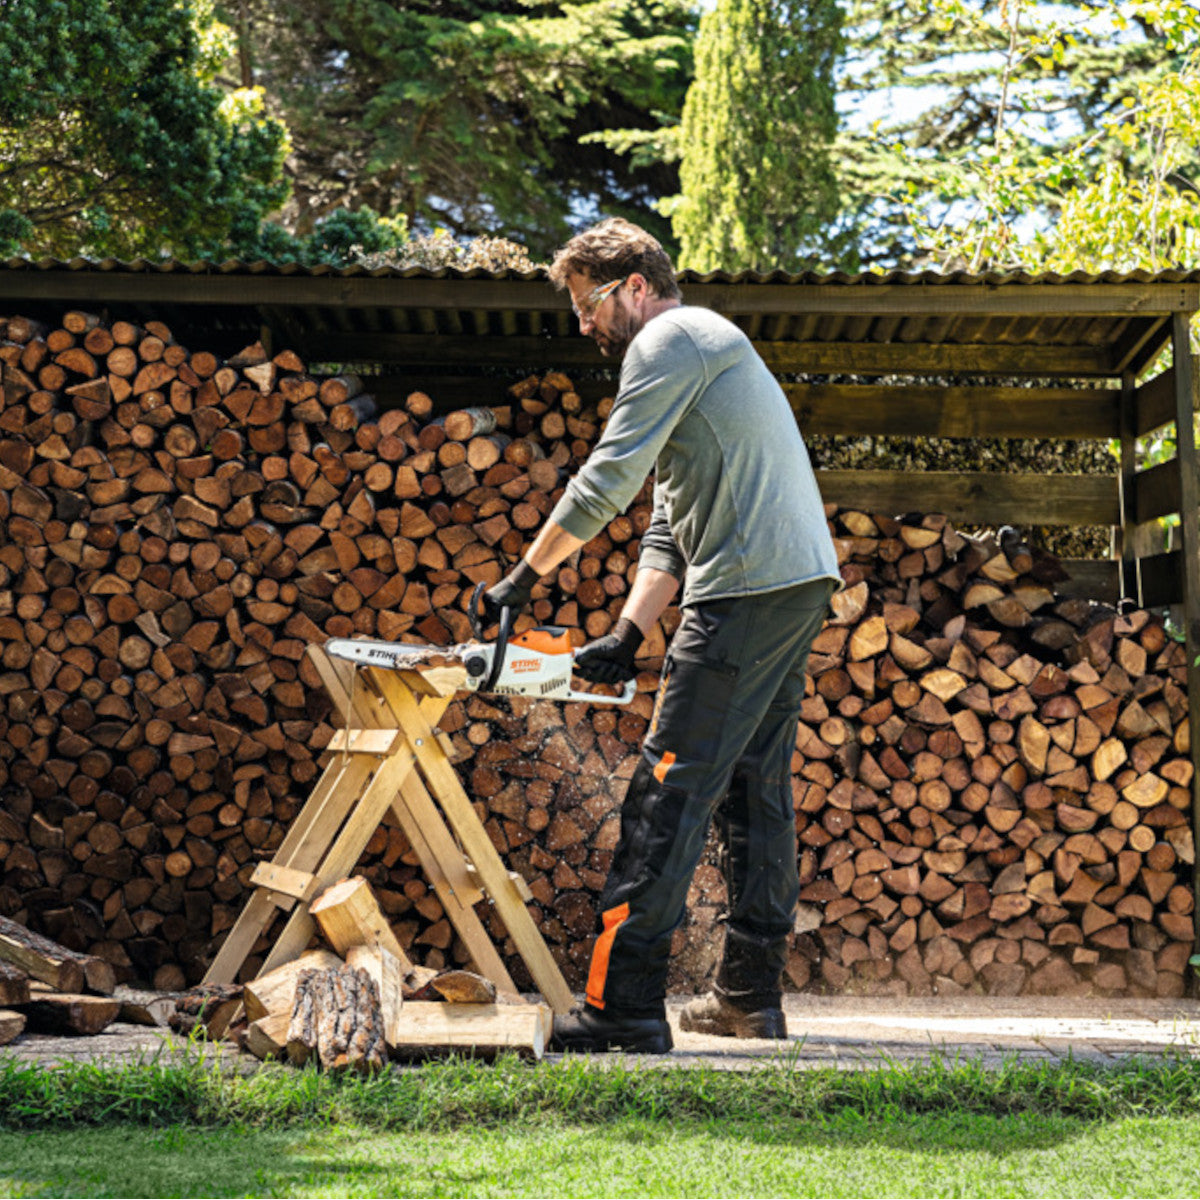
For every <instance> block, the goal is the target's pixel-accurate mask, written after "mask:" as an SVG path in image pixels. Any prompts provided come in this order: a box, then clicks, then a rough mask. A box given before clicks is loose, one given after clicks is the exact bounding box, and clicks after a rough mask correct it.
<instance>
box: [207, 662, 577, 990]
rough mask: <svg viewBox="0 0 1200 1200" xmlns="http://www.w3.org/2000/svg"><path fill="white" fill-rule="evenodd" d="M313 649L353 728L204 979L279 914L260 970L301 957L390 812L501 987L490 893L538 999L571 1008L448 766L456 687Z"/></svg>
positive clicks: (242, 956) (227, 971)
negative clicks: (484, 910) (324, 897)
mask: <svg viewBox="0 0 1200 1200" xmlns="http://www.w3.org/2000/svg"><path fill="white" fill-rule="evenodd" d="M308 653H309V656H310V658H311V660H312V662H313V664H314V666H315V667H316V669H317V671H318V673H319V674H320V676H321V680H322V682H323V683H324V685H325V688H326V690H327V691H328V692H329V695H330V698H331V699H332V700H333V703H334V706H335V708H337V709H338V710H339V711H340V712H341V713H342V715H343V717H344V725H345V728H344V729H343V730H342V731H341V732H339V733H338V734H336V735H335V737H334V738H333V740H332V741H331V742H330V744H329V747H328V749H329V750H332V751H333V752H334V757H333V759H332V760H331V761H330V763H329V765H328V766H327V767H326V768H325V771H324V773H323V774H322V776H321V777H320V779H319V780H318V781H317V784H316V787H315V788H314V789H313V792H312V794H311V795H310V796H309V798H308V801H307V802H306V803H305V805H304V807H303V808H302V809H301V811H300V813H299V815H298V816H297V817H296V819H295V821H294V822H293V823H292V826H291V828H290V829H289V830H288V833H287V835H286V837H285V838H284V839H283V843H282V844H281V845H280V847H279V849H278V850H277V851H276V853H275V857H274V858H273V859H272V860H271V862H269V863H260V864H259V865H258V867H257V868H256V869H255V872H254V874H253V876H251V880H250V882H251V884H252V885H253V887H254V892H253V894H252V895H251V897H250V899H249V901H247V903H246V907H245V908H244V909H243V910H242V913H241V915H240V916H239V917H238V919H237V921H236V922H235V923H234V926H233V928H232V929H231V930H230V931H229V935H228V937H227V938H226V939H225V942H224V944H223V945H222V946H221V949H220V951H219V952H218V954H217V956H216V958H215V959H214V960H213V963H212V966H210V967H209V969H208V973H207V974H206V975H205V977H204V982H205V983H233V982H234V981H235V979H236V978H237V975H238V973H239V972H240V971H241V969H242V966H243V964H244V963H245V961H246V959H247V958H248V957H249V955H250V953H251V950H252V948H253V946H254V944H255V943H256V942H257V941H258V939H259V938H260V937H261V936H262V935H263V934H264V933H265V932H267V930H268V928H269V927H270V925H271V924H272V922H273V921H274V919H275V917H276V915H277V914H278V913H279V912H280V911H282V912H285V913H287V914H289V915H288V917H287V920H286V922H285V924H284V926H283V929H282V931H281V932H280V934H279V937H278V938H277V939H276V941H275V944H274V946H273V947H272V949H271V951H270V953H269V954H268V955H267V957H266V959H265V961H264V962H263V965H262V969H261V971H260V972H259V973H260V974H266V973H267V972H268V971H270V970H273V969H274V968H275V967H278V966H282V965H283V964H284V963H286V962H290V961H292V960H293V959H295V958H298V957H299V956H300V954H302V953H303V952H304V951H305V950H306V949H307V947H308V944H309V942H310V940H311V939H312V936H313V933H314V931H315V929H316V922H315V920H314V918H313V917H312V916H311V915H310V913H309V911H308V906H309V902H310V901H312V900H313V899H315V898H316V896H317V895H318V894H319V893H320V892H321V891H323V890H324V889H325V888H327V887H329V886H330V885H331V884H333V883H336V882H337V881H338V880H339V879H344V878H345V877H346V876H347V875H349V874H350V872H351V871H352V870H353V869H354V866H355V864H356V863H357V862H358V860H359V859H360V858H361V857H362V853H363V850H364V849H365V848H366V845H367V842H368V841H369V840H370V838H371V836H372V835H373V834H374V832H375V830H376V829H377V828H378V827H379V824H380V822H381V821H382V820H383V818H384V816H385V815H386V814H387V813H388V812H389V810H390V812H391V814H392V816H393V817H394V818H395V820H396V822H397V823H398V824H399V826H400V828H401V829H402V830H403V831H404V834H405V836H406V837H407V838H408V840H409V842H410V844H411V845H412V847H413V850H414V851H415V852H416V854H417V857H418V858H419V860H420V862H421V866H422V868H423V869H424V871H425V876H426V879H427V881H428V882H429V884H430V885H431V886H432V887H433V889H434V892H435V893H436V894H437V897H438V899H439V900H440V901H441V903H442V907H443V908H444V909H445V912H446V915H447V916H448V917H449V919H450V921H451V922H452V923H453V925H454V928H455V929H456V930H457V931H458V934H459V936H460V937H461V938H462V940H463V942H464V943H465V944H466V947H467V949H468V950H469V951H470V953H471V957H472V959H473V960H474V964H475V969H476V970H477V971H478V972H479V973H480V974H481V975H484V976H486V977H487V978H488V979H490V980H491V981H492V982H493V983H494V984H495V985H496V987H497V988H498V989H499V990H500V991H506V992H515V991H516V990H517V988H516V985H515V984H514V983H513V981H512V978H511V976H510V975H509V973H508V970H507V969H506V968H505V966H504V962H503V960H502V959H501V957H500V955H499V953H498V952H497V951H496V948H495V946H494V945H493V944H492V940H491V938H490V937H489V936H488V933H487V930H486V929H485V928H484V926H483V923H482V922H481V921H480V919H479V917H478V916H477V915H476V913H475V910H474V907H473V906H474V905H475V904H476V903H477V902H478V901H479V900H481V899H483V898H484V897H485V896H486V897H487V898H488V899H489V900H490V901H491V902H492V904H493V905H494V906H495V908H496V911H497V913H499V915H500V919H501V920H502V921H503V922H504V926H505V928H506V929H507V930H508V932H509V934H510V935H511V936H512V939H513V941H514V942H515V943H516V946H517V949H518V951H519V952H520V954H521V957H522V958H523V959H524V961H525V965H526V966H527V967H528V968H529V973H530V975H531V976H532V977H533V981H534V983H535V984H536V985H537V988H538V990H539V991H540V992H541V994H542V998H543V999H544V1000H545V1001H546V1003H547V1004H549V1005H550V1007H551V1008H552V1009H553V1010H554V1011H555V1012H556V1013H565V1012H567V1011H568V1010H569V1009H570V1007H571V1005H572V1003H573V1001H572V997H571V992H570V989H569V988H568V987H567V984H566V980H564V979H563V976H562V972H561V971H560V970H559V969H558V964H557V963H556V962H555V961H554V959H553V958H552V957H551V956H550V951H549V950H548V949H547V947H546V943H545V942H544V941H543V940H542V935H541V934H540V933H539V932H538V929H537V926H536V925H535V924H534V923H533V918H532V917H531V916H530V915H529V911H528V909H527V908H526V907H525V904H526V900H527V899H528V898H529V893H528V890H527V889H526V886H525V882H524V880H522V879H521V878H520V876H518V875H517V874H516V873H515V872H509V871H508V869H507V868H506V867H505V865H504V863H503V861H502V860H501V858H500V855H499V854H498V853H497V852H496V848H495V846H493V845H492V840H491V838H489V837H488V835H487V832H486V831H485V830H484V828H483V825H482V824H481V823H480V820H479V818H478V817H477V816H476V814H475V810H474V808H473V807H472V806H471V801H470V799H469V798H468V796H467V794H466V792H465V791H464V790H463V787H462V784H461V783H460V782H459V780H458V776H457V775H456V774H455V771H454V768H453V766H451V764H450V759H449V757H448V756H447V753H446V748H447V746H449V744H450V741H449V738H448V737H447V736H446V735H445V734H443V733H439V732H438V730H437V728H436V726H437V723H438V721H439V720H440V719H441V716H442V713H443V712H444V711H445V710H446V707H447V706H448V705H449V703H450V701H451V699H452V698H453V693H450V694H444V693H442V692H440V691H438V690H437V689H436V688H435V687H434V686H433V685H432V684H431V683H430V682H429V681H428V680H426V679H425V678H424V677H423V676H422V675H421V674H419V673H418V672H416V671H389V670H385V669H382V668H378V667H359V668H356V667H355V666H354V665H352V664H351V663H349V662H343V661H341V660H338V659H333V658H330V657H329V656H328V655H327V654H326V653H325V651H324V650H323V649H321V648H320V647H315V646H314V647H310V648H309V650H308ZM356 671H357V672H358V674H357V676H356V675H355V672H356Z"/></svg>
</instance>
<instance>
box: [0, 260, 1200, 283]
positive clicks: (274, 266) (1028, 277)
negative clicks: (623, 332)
mask: <svg viewBox="0 0 1200 1200" xmlns="http://www.w3.org/2000/svg"><path fill="white" fill-rule="evenodd" d="M0 268H3V269H5V270H10V271H104V272H113V273H122V274H124V273H132V274H136V273H155V274H187V275H237V274H246V275H256V276H258V275H268V276H270V275H278V276H301V277H306V278H316V277H320V276H333V277H336V278H344V279H351V278H363V277H369V278H392V279H495V280H508V279H528V280H545V278H546V272H545V270H543V269H540V268H539V269H536V270H532V271H515V270H512V269H510V268H505V269H503V270H500V271H488V270H484V269H483V268H480V267H476V268H472V269H471V270H468V271H463V270H459V269H458V268H456V267H440V268H437V269H436V270H432V269H429V268H426V267H365V266H361V265H356V266H349V267H334V266H330V265H328V264H320V265H317V266H311V267H310V266H303V265H301V264H300V263H273V262H267V261H266V260H263V259H259V260H257V261H254V262H247V261H244V260H241V259H225V260H223V261H221V262H215V261H212V260H197V261H193V262H185V261H183V260H181V259H176V258H166V259H158V260H154V259H146V258H135V259H132V260H128V261H124V260H121V259H116V258H99V259H96V258H82V257H79V258H70V259H60V258H36V259H35V258H25V257H19V256H18V257H12V258H7V259H3V260H0ZM679 279H680V282H682V283H704V284H746V283H768V284H781V283H782V284H789V283H790V284H803V285H809V286H811V285H814V284H838V285H851V286H858V285H867V286H894V285H896V284H901V285H909V284H914V285H915V284H921V285H926V286H930V285H934V286H941V285H952V284H963V285H981V284H982V285H985V286H989V287H1001V286H1009V285H1013V284H1042V285H1044V284H1106V283H1109V284H1122V283H1188V284H1191V283H1200V270H1191V271H1187V270H1183V269H1178V270H1170V271H1100V272H1097V273H1090V272H1087V271H1071V272H1070V273H1068V274H1066V275H1063V274H1059V273H1058V272H1054V271H1047V272H1030V271H983V272H971V271H933V270H923V271H903V270H891V271H859V272H857V273H853V274H851V273H847V272H845V271H804V272H800V273H789V272H787V271H767V272H762V271H735V272H730V271H708V272H697V271H683V272H681V273H680V275H679Z"/></svg>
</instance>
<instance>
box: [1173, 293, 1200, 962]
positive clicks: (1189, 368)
mask: <svg viewBox="0 0 1200 1200" xmlns="http://www.w3.org/2000/svg"><path fill="white" fill-rule="evenodd" d="M1189 324H1190V322H1189V318H1188V315H1187V314H1186V313H1176V314H1175V315H1174V317H1173V318H1172V320H1171V349H1172V357H1173V359H1174V368H1173V369H1174V373H1175V447H1176V449H1175V453H1176V459H1177V461H1178V463H1179V523H1180V532H1181V533H1182V535H1183V614H1184V629H1185V632H1186V635H1187V639H1186V648H1187V672H1188V735H1189V737H1190V739H1191V755H1192V763H1193V766H1195V765H1196V764H1198V763H1200V666H1198V665H1197V661H1196V660H1197V656H1198V655H1200V511H1198V506H1200V480H1197V477H1196V436H1195V430H1194V425H1193V421H1194V413H1195V408H1196V370H1195V363H1194V361H1193V359H1192V349H1191V340H1190V336H1189V334H1190V331H1189ZM1192 835H1193V837H1200V778H1198V777H1197V772H1195V771H1193V774H1192ZM1192 890H1193V892H1194V894H1195V896H1196V899H1197V900H1198V901H1200V869H1198V868H1197V865H1196V864H1193V866H1192ZM1193 929H1194V931H1195V942H1196V946H1197V947H1198V948H1200V904H1198V905H1197V906H1196V908H1194V909H1193Z"/></svg>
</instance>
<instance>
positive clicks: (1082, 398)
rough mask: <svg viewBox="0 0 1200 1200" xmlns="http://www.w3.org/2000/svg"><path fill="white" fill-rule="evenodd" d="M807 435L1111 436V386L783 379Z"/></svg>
mask: <svg viewBox="0 0 1200 1200" xmlns="http://www.w3.org/2000/svg"><path fill="white" fill-rule="evenodd" d="M783 390H784V393H785V394H786V395H787V398H788V400H789V402H790V403H791V405H792V409H793V410H794V411H795V413H796V420H797V422H798V424H799V426H800V428H801V430H802V431H803V432H804V433H806V434H833V435H839V434H846V435H857V436H866V435H871V436H887V435H908V436H916V437H959V438H981V437H990V438H1105V439H1108V438H1116V437H1119V436H1120V434H1121V417H1120V406H1121V393H1120V392H1119V391H1117V390H1116V389H1113V388H1086V389H1072V388H1013V387H1007V388H1004V387H979V388H970V387H945V388H940V387H921V386H916V385H913V386H909V387H883V386H880V387H870V386H864V385H851V384H804V383H785V384H784V385H783Z"/></svg>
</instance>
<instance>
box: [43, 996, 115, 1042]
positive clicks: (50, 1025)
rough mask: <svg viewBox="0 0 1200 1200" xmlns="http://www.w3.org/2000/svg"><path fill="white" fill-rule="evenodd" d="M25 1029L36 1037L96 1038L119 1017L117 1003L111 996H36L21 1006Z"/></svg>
mask: <svg viewBox="0 0 1200 1200" xmlns="http://www.w3.org/2000/svg"><path fill="white" fill-rule="evenodd" d="M21 1011H22V1012H23V1013H24V1014H25V1018H26V1021H27V1027H28V1028H29V1030H30V1031H31V1032H37V1033H71V1034H75V1033H77V1034H84V1035H85V1036H86V1035H89V1034H96V1033H101V1032H102V1031H103V1030H105V1029H107V1028H108V1027H109V1026H110V1025H111V1024H112V1023H113V1022H114V1021H115V1020H116V1019H117V1017H118V1016H119V1015H120V1013H121V1002H120V1000H114V999H113V998H112V997H111V996H81V995H73V994H71V993H70V992H37V993H35V994H34V995H33V997H32V998H31V999H30V1001H29V1003H28V1004H23V1005H21Z"/></svg>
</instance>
